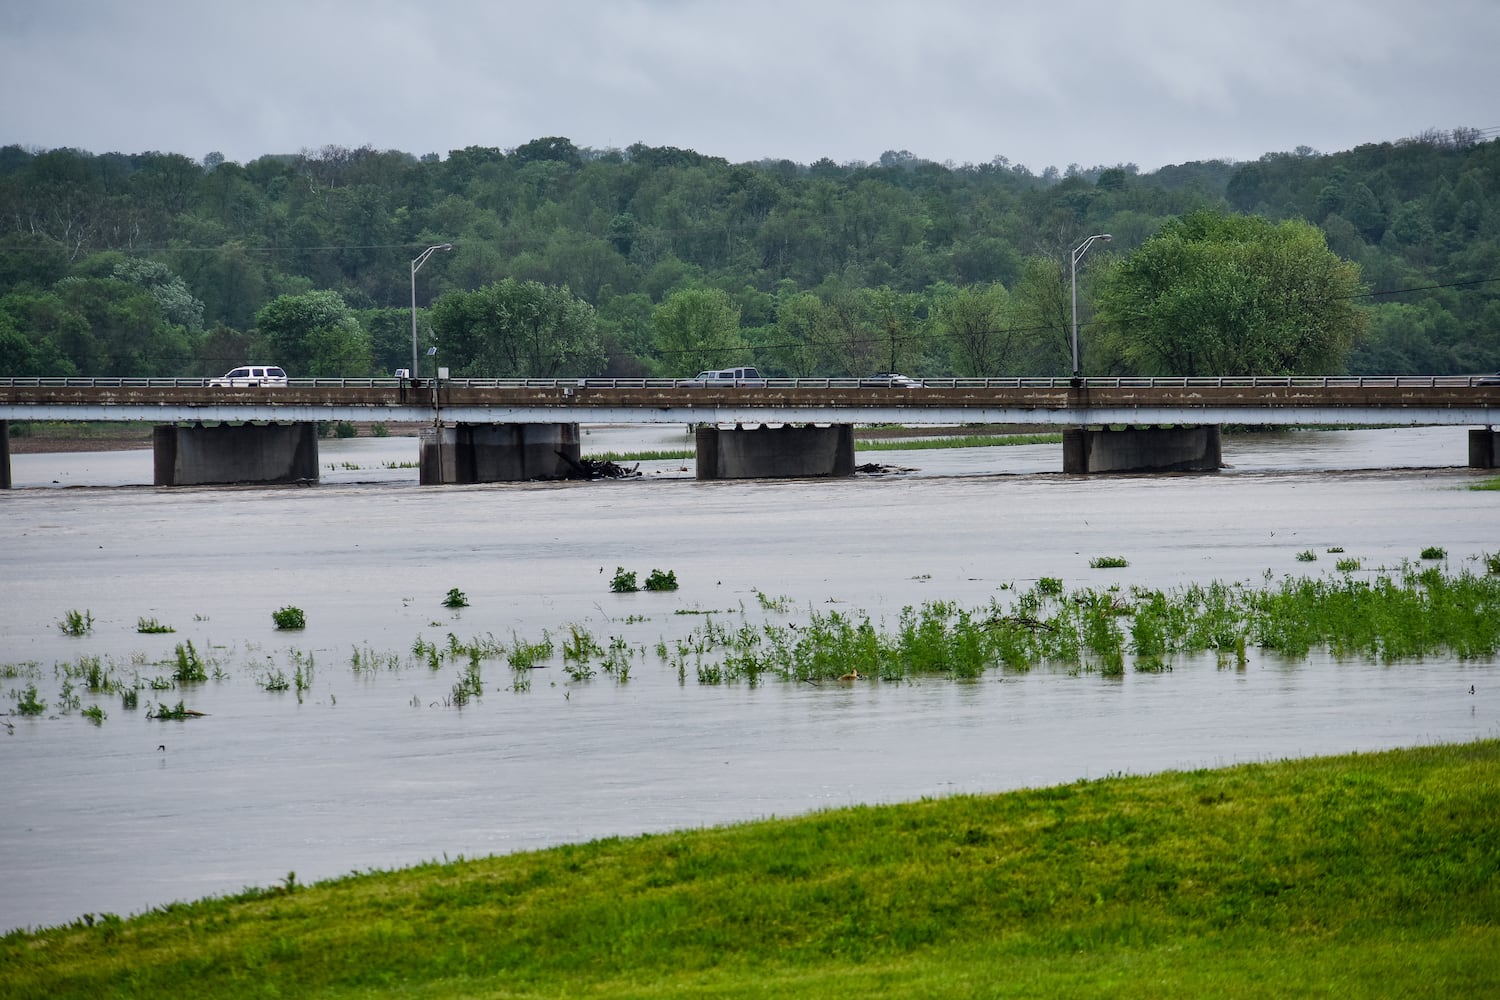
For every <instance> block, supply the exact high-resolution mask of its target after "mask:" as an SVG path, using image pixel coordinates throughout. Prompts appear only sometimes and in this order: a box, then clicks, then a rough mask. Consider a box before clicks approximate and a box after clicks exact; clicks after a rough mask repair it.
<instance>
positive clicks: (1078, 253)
mask: <svg viewBox="0 0 1500 1000" xmlns="http://www.w3.org/2000/svg"><path fill="white" fill-rule="evenodd" d="M1112 239H1114V237H1113V236H1111V235H1109V233H1098V234H1097V235H1094V236H1090V237H1089V238H1088V239H1086V240H1084V241H1083V242H1082V243H1080V244H1078V246H1076V247H1074V248H1073V255H1072V258H1071V259H1070V260H1069V262H1068V272H1069V275H1070V276H1071V277H1072V280H1073V381H1074V382H1077V381H1078V376H1079V373H1080V369H1079V367H1078V261H1079V260H1080V259H1082V257H1083V255H1084V254H1086V253H1088V251H1089V247H1091V246H1093V243H1094V241H1095V240H1103V241H1104V242H1106V243H1108V242H1109V241H1110V240H1112ZM413 308H415V307H413ZM412 322H416V321H415V320H413V321H412Z"/></svg>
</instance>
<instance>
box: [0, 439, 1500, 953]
mask: <svg viewBox="0 0 1500 1000" xmlns="http://www.w3.org/2000/svg"><path fill="white" fill-rule="evenodd" d="M684 444H685V437H684V436H683V433H682V429H680V428H659V429H655V430H652V429H632V428H590V429H588V433H587V434H586V436H585V438H584V451H585V454H589V453H591V452H594V453H597V452H600V451H603V450H606V449H609V450H615V451H621V450H625V449H636V448H643V447H653V448H665V447H680V446H683V445H684ZM1466 447H1467V445H1466V438H1465V435H1464V432H1463V430H1462V429H1461V428H1408V429H1398V430H1380V431H1375V430H1371V431H1340V432H1319V433H1314V432H1292V433H1286V434H1277V435H1251V436H1246V437H1242V438H1227V439H1226V441H1225V446H1224V450H1225V459H1226V461H1227V462H1228V463H1229V464H1230V465H1231V466H1232V468H1231V469H1229V470H1226V471H1224V472H1221V473H1219V474H1214V475H1171V476H1155V477H1151V476H1122V477H1095V478H1087V477H1076V476H1064V475H1061V474H1059V473H1057V472H1056V471H1055V470H1056V469H1058V468H1060V466H1061V454H1060V451H1061V450H1060V447H1059V446H1057V445H1038V446H1022V447H1012V448H989V449H972V450H954V451H914V450H913V451H901V452H870V453H866V454H862V455H861V456H860V461H861V462H864V461H873V462H878V463H881V464H884V465H888V466H892V467H897V468H902V469H906V470H910V471H905V472H900V473H893V474H887V475H880V476H874V477H864V476H861V477H857V478H855V479H851V480H825V481H806V480H803V481H780V482H714V483H698V482H696V481H694V480H693V478H692V471H691V467H692V463H691V461H690V460H689V461H663V462H651V463H643V464H642V466H641V471H642V475H641V476H640V477H639V478H637V479H631V480H623V481H607V482H596V483H566V484H504V485H488V486H470V487H423V486H419V485H417V483H416V471H415V469H414V468H412V467H410V466H411V463H412V462H413V461H414V460H415V457H416V456H415V451H416V444H415V441H414V440H413V439H410V438H387V439H358V440H352V441H327V442H323V443H322V459H321V460H322V463H323V469H324V481H323V483H322V484H321V485H318V486H314V487H284V488H220V489H174V490H157V489H154V488H152V487H150V486H149V485H146V484H149V481H150V475H151V463H150V453H149V452H148V451H141V452H124V453H120V452H115V453H97V454H83V455H66V456H59V455H16V456H13V458H12V463H13V466H12V467H13V476H14V480H15V484H16V486H17V487H18V488H17V489H14V490H12V491H10V492H9V493H6V494H0V666H3V667H4V668H5V670H6V671H7V675H5V676H0V698H3V700H0V801H3V803H4V809H3V810H0V870H3V871H4V872H5V873H6V885H5V891H4V893H0V931H3V930H6V929H11V928H15V927H22V926H45V925H50V924H55V923H60V922H66V921H68V920H71V919H73V918H75V917H77V916H79V915H81V914H83V913H100V912H115V913H119V914H121V915H125V914H129V913H135V912H140V911H141V910H143V909H146V908H149V907H152V906H156V905H161V904H165V903H168V902H171V901H173V900H185V899H194V898H198V897H201V896H205V895H211V894H219V893H226V892H234V891H237V890H239V889H241V888H243V887H245V886H250V885H260V886H265V885H271V884H274V883H276V882H278V881H280V880H282V879H283V878H285V877H286V876H287V875H288V873H289V872H295V873H296V878H297V880H298V881H299V882H310V881H314V880H317V879H321V878H328V877H332V876H335V875H339V874H344V873H348V872H351V871H365V870H369V869H373V868H390V867H397V866H403V865H408V864H414V863H417V862H421V861H425V860H429V859H433V858H441V857H443V856H447V857H455V856H458V855H465V856H470V857H473V856H478V855H485V854H492V853H500V852H508V851H516V850H523V849H528V848H535V847H542V846H547V845H552V844H558V843H563V842H570V841H578V840H584V839H589V838H593V837H600V836H609V835H616V834H618V835H629V834H635V833H639V832H643V831H660V830H669V829H679V828H688V827H697V826H704V825H711V824H718V823H725V822H732V821H736V820H745V819H753V818H759V817H765V816H773V815H775V816H785V815H793V814H799V813H805V812H808V811H810V810H815V809H820V808H826V807H834V806H843V805H849V804H853V803H875V802H894V801H903V800H910V799H915V798H919V797H922V796H941V795H948V794H954V793H969V792H993V791H1001V790H1006V789H1013V788H1018V787H1025V786H1036V785H1044V784H1051V783H1058V782H1067V781H1072V780H1076V779H1080V778H1091V777H1101V776H1104V775H1107V774H1113V773H1146V772H1153V771H1159V770H1164V769H1174V768H1197V767H1212V766H1219V765H1226V764H1233V763H1237V762H1243V761H1257V760H1272V759H1280V758H1284V757H1290V756H1301V755H1310V754H1325V753H1340V752H1346V751H1353V750H1362V751H1363V750H1375V749H1381V748H1387V747H1394V746H1409V745H1416V744H1422V743H1435V742H1450V741H1464V740H1470V739H1475V738H1479V737H1493V736H1496V735H1500V683H1497V681H1500V677H1497V674H1496V666H1497V665H1496V663H1495V662H1494V661H1493V660H1491V661H1480V662H1474V661H1470V662H1459V661H1458V660H1456V659H1454V658H1449V657H1432V658H1428V659H1426V660H1423V661H1420V662H1402V663H1396V664H1375V663H1369V662H1363V661H1357V660H1335V659H1333V658H1331V657H1328V656H1316V655H1315V656H1313V657H1312V658H1310V659H1308V660H1305V661H1296V662H1286V661H1282V660H1279V659H1277V658H1274V657H1262V656H1256V655H1254V654H1252V656H1251V659H1250V663H1249V665H1248V667H1247V668H1246V669H1244V670H1234V669H1220V668H1219V667H1218V666H1217V665H1216V664H1215V663H1214V661H1213V660H1212V659H1211V658H1207V659H1195V660H1186V661H1180V662H1176V663H1174V664H1173V669H1172V670H1171V671H1170V672H1167V673H1162V674H1145V673H1135V672H1132V671H1129V670H1128V669H1127V672H1126V674H1125V676H1124V677H1120V678H1104V677H1101V676H1099V675H1098V674H1097V673H1091V672H1086V671H1085V672H1068V671H1051V670H1036V671H1032V672H1030V673H1028V674H1025V675H1012V674H1006V675H1002V674H1000V673H998V672H996V673H992V674H991V675H989V676H987V677H985V678H984V679H982V680H980V681H976V682H954V681H948V680H943V679H930V680H922V681H919V682H916V683H911V684H887V685H881V684H876V683H873V682H869V681H861V682H855V683H849V684H824V685H821V686H812V685H806V684H803V685H791V684H785V683H781V682H776V681H772V682H769V683H766V684H764V685H763V686H760V687H749V686H747V685H744V684H737V685H727V686H707V685H700V684H699V683H698V681H697V679H696V677H695V676H694V673H693V671H692V669H691V668H689V670H688V673H687V676H686V679H685V680H684V681H682V682H679V679H678V675H677V672H676V670H675V669H673V668H671V667H669V666H668V665H667V664H665V663H664V662H663V661H661V660H660V659H658V657H657V655H656V653H655V646H656V644H657V642H658V641H659V640H666V641H667V642H669V643H670V642H671V641H672V640H673V639H676V638H680V637H684V636H686V635H688V633H689V632H691V631H692V630H693V629H695V628H698V627H701V626H702V624H703V623H704V622H705V621H706V620H707V618H708V617H709V615H708V614H707V613H708V612H712V617H714V618H715V619H716V620H719V621H721V622H724V623H726V624H729V625H731V626H734V627H737V626H738V624H739V623H740V622H741V621H742V620H743V621H745V622H749V623H751V624H754V623H758V622H760V621H762V620H763V619H770V620H774V621H779V622H796V621H798V620H799V618H801V619H805V618H806V616H807V614H808V611H809V609H816V610H820V611H826V610H840V611H844V612H850V613H858V612H865V613H868V614H870V615H871V616H872V617H874V618H875V619H877V620H884V621H885V622H886V623H888V624H893V623H894V620H895V618H896V616H897V615H898V614H899V613H900V610H901V608H902V607H903V606H906V605H914V604H920V603H922V602H924V601H930V600H939V599H941V600H951V601H956V602H958V603H959V604H961V605H965V606H979V605H982V604H984V603H986V602H987V601H988V600H989V599H990V598H991V597H995V596H999V595H1002V594H1003V593H1004V591H1003V589H1002V588H1005V587H1006V586H1008V585H1010V584H1020V585H1022V586H1025V585H1028V584H1029V583H1030V582H1032V581H1034V580H1035V579H1036V578H1037V577H1039V576H1044V575H1045V576H1055V577H1060V578H1062V580H1063V581H1064V584H1065V586H1066V587H1068V588H1069V589H1072V588H1078V587H1101V586H1109V585H1111V584H1114V583H1118V584H1121V585H1126V586H1128V585H1130V584H1145V585H1149V586H1154V587H1164V588H1169V587H1174V586H1179V585H1183V584H1187V583H1191V582H1208V581H1210V580H1223V581H1260V580H1262V579H1264V578H1265V577H1266V575H1267V574H1270V576H1271V577H1272V578H1280V577H1281V576H1283V575H1287V574H1292V575H1303V574H1318V573H1332V572H1334V569H1333V565H1332V564H1333V562H1334V560H1335V558H1336V557H1335V556H1333V555H1329V554H1326V550H1327V549H1328V548H1330V547H1334V546H1340V547H1342V548H1343V549H1344V551H1345V553H1346V555H1347V556H1350V557H1354V558H1358V559H1360V560H1361V562H1362V565H1363V566H1364V567H1366V569H1365V570H1363V571H1362V572H1366V573H1368V572H1373V571H1376V570H1377V569H1378V568H1379V567H1388V568H1393V567H1397V566H1399V565H1400V564H1401V563H1402V562H1403V560H1415V559H1416V558H1417V555H1418V553H1419V552H1420V551H1421V550H1422V549H1423V548H1425V547H1427V546H1441V547H1443V548H1445V549H1446V551H1447V562H1448V565H1449V567H1450V568H1451V569H1454V570H1457V569H1459V568H1461V567H1474V565H1475V563H1474V562H1472V560H1474V559H1476V558H1477V557H1478V556H1480V555H1481V554H1483V553H1489V552H1495V551H1500V511H1497V504H1500V493H1497V492H1477V491H1471V490H1469V489H1467V488H1466V487H1467V486H1468V484H1470V483H1472V482H1475V481H1477V480H1478V479H1480V478H1483V475H1484V474H1482V473H1479V472H1475V471H1471V470H1468V469H1466V468H1463V464H1464V462H1465V460H1466ZM54 481H55V483H54ZM67 487H80V488H67ZM1309 549H1311V550H1313V551H1314V552H1316V553H1318V554H1319V558H1318V561H1316V562H1312V563H1303V562H1299V561H1297V560H1296V558H1295V557H1296V554H1297V553H1299V552H1302V551H1304V550H1309ZM1106 555H1110V556H1123V557H1125V558H1126V559H1128V560H1129V566H1128V567H1126V568H1124V569H1116V570H1093V569H1090V568H1089V565H1088V564H1089V560H1090V559H1091V558H1094V557H1097V556H1106ZM617 567H623V568H625V569H627V570H630V571H634V572H636V573H637V574H638V576H639V577H640V578H641V579H642V580H644V578H645V576H646V575H647V573H649V572H650V571H651V570H652V569H662V570H671V571H672V572H674V573H675V574H676V576H677V579H678V581H679V583H680V589H679V590H677V591H675V592H671V593H645V592H642V593H637V594H613V593H611V592H610V590H609V580H610V578H611V576H612V575H613V573H614V571H615V569H616V568H617ZM451 588H456V589H459V590H461V591H463V592H464V594H465V595H466V596H467V598H468V601H469V607H467V608H464V609H462V610H459V611H452V610H449V609H447V608H445V607H444V606H443V603H442V602H443V597H444V596H445V595H446V594H447V593H448V591H449V590H450V589H451ZM761 595H764V596H765V597H766V598H769V599H770V601H771V602H775V603H784V604H785V605H786V606H787V607H788V610H787V611H785V612H779V611H775V610H767V609H766V608H764V607H763V602H762V596H761ZM286 605H294V606H296V607H299V608H302V609H303V610H304V611H305V613H306V616H307V628H306V629H305V630H303V631H300V632H278V631H276V630H275V629H274V628H273V625H272V620H271V613H272V612H273V611H275V610H277V609H278V608H281V607H283V606H286ZM72 610H77V611H85V610H86V611H88V612H89V613H90V614H91V615H92V617H93V628H92V630H91V631H90V632H89V634H87V635H84V636H81V637H70V636H66V635H64V634H63V633H62V631H61V630H60V629H59V627H58V624H57V623H58V622H59V620H60V619H62V618H64V616H65V615H66V614H67V613H68V612H69V611H72ZM682 612H688V613H682ZM142 618H155V619H157V620H158V621H160V622H162V623H165V624H168V625H171V626H172V627H174V628H175V629H176V631H175V632H174V633H171V634H142V633H139V632H138V631H137V630H136V626H137V623H138V621H139V620H140V619H142ZM574 626H576V627H577V628H579V629H583V630H587V631H588V632H590V633H591V634H592V635H593V636H594V637H595V638H596V639H597V640H598V641H599V642H600V643H601V644H606V645H607V644H608V641H609V639H610V638H611V637H621V638H623V639H625V640H626V641H627V642H628V643H629V644H630V647H631V648H632V649H633V650H635V651H636V652H635V655H634V657H633V658H632V661H631V670H630V674H629V679H628V680H627V681H625V682H621V681H619V680H617V679H616V678H614V677H611V676H607V675H605V674H603V673H600V674H598V675H596V676H595V677H593V678H592V679H588V680H574V679H571V678H570V677H569V676H568V674H567V673H565V672H564V670H563V669H562V665H561V663H560V662H554V663H552V664H551V665H550V666H547V667H545V668H542V669H537V670H534V671H531V672H530V674H529V677H530V681H531V684H530V688H529V690H524V691H517V690H513V689H512V687H511V684H512V672H511V670H510V668H509V667H508V666H507V665H506V664H505V662H504V661H503V660H487V661H485V662H484V664H483V666H482V676H483V682H484V692H483V695H482V697H481V698H480V699H479V700H478V701H475V702H471V703H470V704H468V705H467V706H465V707H463V708H461V709H460V708H454V707H452V706H451V704H450V701H451V699H450V698H449V692H450V691H451V689H452V687H453V684H454V682H455V680H456V679H457V677H458V673H459V670H460V669H461V667H462V664H447V665H445V666H444V667H443V668H442V669H441V670H439V671H433V670H431V669H429V668H428V666H426V664H425V663H423V662H419V660H418V659H417V658H415V657H413V656H412V653H411V649H412V645H413V642H414V640H416V639H418V638H421V639H423V640H424V641H429V642H435V643H437V644H439V645H445V644H446V642H447V636H448V635H449V633H452V634H454V635H455V636H456V637H458V638H459V639H460V640H462V641H469V640H470V639H473V638H476V637H483V636H493V637H495V638H496V639H498V640H502V641H509V640H510V639H511V638H512V637H519V638H523V639H528V640H537V639H540V638H541V637H542V636H543V633H544V632H548V633H550V634H551V635H552V637H553V638H554V640H555V641H559V642H560V641H561V639H562V638H564V637H565V636H567V635H568V633H569V630H570V627H574ZM188 641H192V643H193V644H194V648H195V649H196V650H197V651H198V652H199V653H200V654H201V655H202V656H203V657H204V658H205V660H207V661H208V663H209V665H210V669H211V670H213V671H214V672H216V673H217V675H218V679H210V680H209V681H207V682H205V683H202V684H196V685H189V686H187V687H184V688H180V689H172V690H161V691H153V690H151V689H149V688H147V689H144V690H142V691H141V692H140V707H139V708H138V709H135V710H126V709H124V708H123V707H122V704H121V699H120V697H119V695H118V694H99V695H93V694H90V693H88V692H81V693H80V694H81V704H82V706H83V707H88V706H89V705H92V704H97V705H99V706H100V707H101V708H102V709H104V711H105V712H106V713H107V714H106V717H105V718H104V719H103V720H102V724H100V725H97V726H96V725H93V724H91V723H90V722H89V721H88V720H87V719H85V718H84V717H83V716H82V715H81V714H80V712H79V711H78V710H76V709H75V710H72V711H66V712H61V711H59V708H60V704H61V701H62V691H63V685H64V680H65V678H64V676H63V674H62V672H61V670H60V667H61V666H68V665H75V664H77V663H78V662H79V661H80V659H81V658H84V657H99V658H100V660H101V663H103V664H104V665H106V666H108V667H109V668H110V669H111V670H112V671H113V673H114V676H115V677H116V678H118V679H123V680H126V681H130V680H133V679H134V678H137V677H138V678H139V679H140V680H141V682H142V683H147V682H149V681H150V680H151V679H152V678H157V677H170V676H171V673H172V667H171V665H170V661H171V660H172V658H173V654H174V650H175V648H176V646H177V645H178V644H180V643H186V642H188ZM356 651H358V652H359V655H360V657H361V662H362V664H364V665H366V666H368V664H369V663H370V662H371V660H372V659H373V660H376V661H378V662H377V665H376V666H375V668H374V669H356V668H355V665H354V659H355V653H356ZM309 663H310V664H311V665H312V666H311V684H310V686H309V687H308V689H307V690H306V691H305V692H304V693H303V694H302V696H301V698H300V699H299V698H298V696H297V694H296V692H295V691H284V692H270V691H266V690H264V689H263V680H264V678H265V677H266V676H267V675H268V674H270V673H271V672H273V671H277V670H280V671H282V672H284V673H285V674H286V675H287V676H288V677H291V676H293V674H294V672H295V670H296V668H297V666H298V665H302V666H304V667H306V665H308V664H309ZM33 683H34V684H35V685H36V688H37V692H38V696H39V697H40V698H42V699H43V700H45V701H46V702H47V704H48V709H47V712H46V713H45V714H43V715H42V716H39V717H21V716H18V715H12V716H4V715H3V713H4V712H6V711H8V710H10V709H11V708H13V707H14V705H15V701H14V700H13V698H14V696H13V695H12V692H14V691H18V690H21V689H24V688H25V687H26V685H28V684H33ZM81 686H82V684H81V682H80V681H76V680H75V681H74V682H73V687H74V689H75V690H76V689H77V688H80V687H81ZM1471 688H1472V691H1473V693H1471ZM178 700H182V701H184V702H185V704H186V706H187V707H188V708H191V709H194V710H196V711H199V712H202V713H204V714H203V715H202V716H199V717H195V718H191V719H186V720H180V721H158V720H154V719H149V718H147V710H148V708H149V707H151V706H152V705H154V704H155V703H156V702H158V701H160V702H164V703H166V704H175V703H176V702H177V701H178Z"/></svg>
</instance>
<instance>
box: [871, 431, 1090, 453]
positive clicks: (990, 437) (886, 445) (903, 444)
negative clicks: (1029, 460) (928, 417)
mask: <svg viewBox="0 0 1500 1000" xmlns="http://www.w3.org/2000/svg"><path fill="white" fill-rule="evenodd" d="M1061 442H1062V435H1061V434H970V435H966V436H963V437H941V438H903V439H901V440H896V441H860V442H857V443H856V444H855V446H854V450H855V451H856V452H860V451H934V450H937V449H940V448H1002V447H1007V446H1010V445H1018V444H1060V443H1061Z"/></svg>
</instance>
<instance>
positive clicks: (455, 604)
mask: <svg viewBox="0 0 1500 1000" xmlns="http://www.w3.org/2000/svg"><path fill="white" fill-rule="evenodd" d="M468 606H469V599H468V597H466V596H465V595H464V592H463V591H462V590H459V589H458V588H457V587H452V588H450V589H449V591H448V596H447V597H445V598H443V607H445V608H467V607H468Z"/></svg>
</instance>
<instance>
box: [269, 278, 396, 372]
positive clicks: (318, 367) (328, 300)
mask: <svg viewBox="0 0 1500 1000" xmlns="http://www.w3.org/2000/svg"><path fill="white" fill-rule="evenodd" d="M255 325H256V328H257V329H258V330H259V331H260V334H261V336H263V337H264V338H265V343H266V347H267V348H268V349H269V350H270V352H271V354H272V357H271V358H268V359H267V360H268V361H270V362H271V363H273V364H278V365H281V366H282V367H283V368H285V369H287V372H288V374H290V375H293V376H303V377H310V378H317V377H320V376H321V377H329V378H334V377H339V376H345V375H349V376H357V375H368V374H370V371H371V352H370V337H369V334H367V333H366V332H365V330H364V328H363V327H361V326H360V325H359V320H358V319H356V318H355V316H354V313H353V311H352V310H350V308H349V307H348V306H347V305H345V304H344V300H343V298H342V297H341V296H340V295H339V294H338V293H337V292H307V293H305V294H302V295H280V296H277V297H276V298H275V299H273V300H272V301H271V303H270V304H269V305H267V306H266V307H265V308H264V309H262V310H261V311H260V312H258V313H256V315H255Z"/></svg>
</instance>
